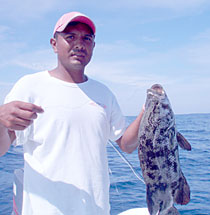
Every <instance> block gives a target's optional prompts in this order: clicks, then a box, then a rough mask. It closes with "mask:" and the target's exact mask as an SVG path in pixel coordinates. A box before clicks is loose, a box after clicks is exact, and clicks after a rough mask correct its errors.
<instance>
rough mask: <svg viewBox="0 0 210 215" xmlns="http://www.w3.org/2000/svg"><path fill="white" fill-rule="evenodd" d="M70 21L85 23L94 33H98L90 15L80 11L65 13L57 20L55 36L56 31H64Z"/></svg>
mask: <svg viewBox="0 0 210 215" xmlns="http://www.w3.org/2000/svg"><path fill="white" fill-rule="evenodd" d="M70 22H81V23H84V24H86V25H88V26H89V27H90V28H91V29H92V31H93V33H94V35H95V33H96V27H95V24H94V23H93V21H92V20H91V19H90V18H89V17H88V16H86V15H84V14H82V13H80V12H70V13H65V14H64V15H63V16H61V17H60V19H59V20H58V21H57V23H56V25H55V28H54V31H53V36H54V35H55V33H56V32H62V31H63V30H64V29H65V28H66V26H67V25H68V24H69V23H70Z"/></svg>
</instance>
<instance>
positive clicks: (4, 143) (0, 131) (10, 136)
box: [0, 124, 15, 156]
mask: <svg viewBox="0 0 210 215" xmlns="http://www.w3.org/2000/svg"><path fill="white" fill-rule="evenodd" d="M14 139H15V133H14V131H8V129H7V128H6V127H4V126H2V125H1V124H0V156H3V155H4V154H5V153H6V152H7V151H8V150H9V148H10V145H11V143H12V141H13V140H14Z"/></svg>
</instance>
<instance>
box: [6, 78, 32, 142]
mask: <svg viewBox="0 0 210 215" xmlns="http://www.w3.org/2000/svg"><path fill="white" fill-rule="evenodd" d="M26 85H27V82H26V80H25V78H21V79H20V80H19V81H17V82H16V84H15V85H14V86H13V88H12V89H11V91H10V92H9V94H8V95H7V96H6V98H5V100H4V104H6V103H9V102H12V101H23V102H30V97H29V96H28V95H29V93H28V91H29V90H30V89H27V87H26ZM27 90H28V91H27ZM28 129H29V128H26V129H25V130H23V131H15V134H16V140H15V141H14V142H13V145H14V146H17V145H23V144H24V143H25V140H26V138H25V137H26V136H27V133H28Z"/></svg>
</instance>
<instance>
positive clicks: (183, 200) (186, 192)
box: [174, 173, 190, 205]
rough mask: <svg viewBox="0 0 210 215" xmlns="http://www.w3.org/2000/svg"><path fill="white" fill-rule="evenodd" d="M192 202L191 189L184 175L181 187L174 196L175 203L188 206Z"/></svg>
mask: <svg viewBox="0 0 210 215" xmlns="http://www.w3.org/2000/svg"><path fill="white" fill-rule="evenodd" d="M189 201H190V187H189V185H188V183H187V180H186V178H185V177H184V175H183V173H182V176H181V177H180V179H179V186H178V187H177V189H176V191H175V195H174V202H176V203H177V204H180V205H186V204H187V203H189Z"/></svg>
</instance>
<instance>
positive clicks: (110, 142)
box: [108, 140, 145, 184]
mask: <svg viewBox="0 0 210 215" xmlns="http://www.w3.org/2000/svg"><path fill="white" fill-rule="evenodd" d="M108 143H109V144H110V145H111V146H112V148H113V149H114V150H115V151H116V152H117V153H118V155H119V156H120V157H121V158H122V160H123V161H124V162H125V163H126V164H127V165H128V166H129V167H130V169H131V170H132V172H133V174H134V175H135V176H136V177H137V178H138V180H139V181H141V182H143V183H144V184H145V182H144V180H143V178H142V176H141V175H140V174H138V173H137V172H136V171H135V170H134V168H133V166H132V165H131V163H130V162H129V161H128V160H127V158H126V157H125V156H124V155H123V154H122V153H121V152H120V151H119V150H118V149H117V148H116V147H115V146H114V145H113V143H112V141H111V140H109V141H108Z"/></svg>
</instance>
